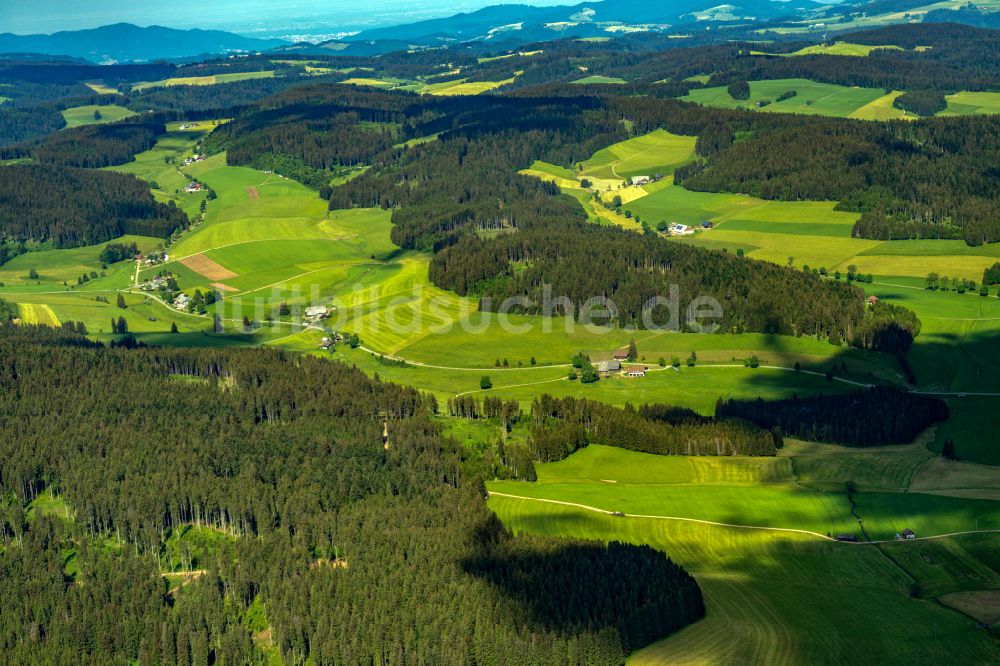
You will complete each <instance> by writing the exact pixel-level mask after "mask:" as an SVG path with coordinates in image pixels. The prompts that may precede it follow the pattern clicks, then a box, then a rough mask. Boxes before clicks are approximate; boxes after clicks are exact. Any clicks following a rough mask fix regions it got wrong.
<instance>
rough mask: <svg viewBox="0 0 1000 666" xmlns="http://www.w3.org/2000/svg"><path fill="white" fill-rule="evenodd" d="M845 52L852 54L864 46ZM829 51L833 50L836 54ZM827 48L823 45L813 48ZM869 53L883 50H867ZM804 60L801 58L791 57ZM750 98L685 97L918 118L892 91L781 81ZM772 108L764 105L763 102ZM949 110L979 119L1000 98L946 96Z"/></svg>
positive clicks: (724, 94) (713, 93)
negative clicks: (900, 104) (789, 95)
mask: <svg viewBox="0 0 1000 666" xmlns="http://www.w3.org/2000/svg"><path fill="white" fill-rule="evenodd" d="M849 46H850V48H848V46H844V47H842V50H847V51H850V50H852V49H853V47H856V46H862V45H860V44H856V45H849ZM835 47H836V45H835V46H831V47H829V49H828V50H830V49H834V48H835ZM808 48H810V49H816V48H821V47H819V46H813V47H808ZM864 48H868V49H872V48H877V47H867V46H866V47H864ZM786 55H789V56H792V55H802V54H800V53H793V54H786ZM837 55H859V56H860V55H866V54H862V53H840V54H837ZM749 83H750V98H749V99H745V100H739V99H733V97H732V96H730V94H729V91H728V90H727V88H726V87H725V86H718V87H712V88H696V89H694V90H691V91H690V92H689V93H688V94H687V95H685V96H684V97H681V99H682V100H684V101H687V102H694V103H696V104H703V105H705V106H715V107H721V108H725V109H749V110H756V111H765V112H770V113H804V114H809V115H823V116H833V117H836V118H857V119H860V120H900V119H908V120H913V119H915V118H916V116H915V115H913V114H911V113H907V112H905V111H903V110H901V109H897V108H895V107H894V106H893V105H892V103H893V102H894V101H895V99H896V98H897V97H899V96H900V95H902V94H903V93H902V92H901V91H898V90H897V91H892V92H889V93H886V91H884V90H881V89H875V88H858V87H847V86H840V85H836V84H832V83H818V82H816V81H810V80H809V79H775V80H770V81H750V82H749ZM791 90H794V91H796V93H798V94H797V95H796V96H794V97H792V98H790V99H786V100H782V101H780V102H779V101H777V98H778V96H779V95H781V94H783V93H785V92H788V91H791ZM764 100H767V101H769V102H770V103H769V104H766V105H764V106H759V105H758V104H759V103H760V102H761V101H764ZM945 100H946V101H947V103H948V106H947V108H946V109H945V110H944V111H942V112H940V113H939V114H938V115H939V116H958V115H973V114H983V113H1000V93H997V92H970V91H962V92H958V93H954V94H951V95H946V96H945Z"/></svg>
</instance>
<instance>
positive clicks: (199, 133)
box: [108, 120, 225, 220]
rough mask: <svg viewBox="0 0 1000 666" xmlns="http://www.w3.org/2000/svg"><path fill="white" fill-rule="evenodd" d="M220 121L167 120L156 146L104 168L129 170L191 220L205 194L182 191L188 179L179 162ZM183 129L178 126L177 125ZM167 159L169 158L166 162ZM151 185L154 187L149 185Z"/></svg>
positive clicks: (122, 171)
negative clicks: (132, 157)
mask: <svg viewBox="0 0 1000 666" xmlns="http://www.w3.org/2000/svg"><path fill="white" fill-rule="evenodd" d="M222 122H225V121H223V120H204V121H198V122H186V123H179V122H175V123H169V124H168V125H167V133H166V134H164V135H162V136H160V137H159V138H157V141H156V145H155V146H153V147H152V148H150V149H149V150H147V151H145V152H142V153H139V154H138V155H136V156H135V160H134V161H132V162H128V163H127V164H122V165H120V166H113V167H108V169H109V170H110V171H118V172H119V173H130V174H132V175H134V176H136V177H138V178H141V179H143V180H145V181H146V182H148V183H150V185H151V189H152V190H153V196H154V197H156V199H157V201H162V202H164V203H167V202H169V201H173V202H174V203H175V204H176V205H177V206H178V207H180V208H181V209H182V210H183V211H184V212H185V213H187V215H188V217H190V218H191V219H192V220H195V219H196V218H197V217H198V215H199V212H200V207H201V202H202V201H203V200H204V198H205V196H206V194H205V193H204V192H200V193H196V194H186V193H185V192H184V191H183V190H184V186H185V185H187V183H188V181H189V180H190V178H188V177H187V176H185V175H184V171H186V170H187V169H186V167H184V166H183V162H184V160H185V159H186V158H188V157H190V156H191V155H192V154H194V148H195V146H196V145H197V144H198V141H199V140H201V138H202V137H204V136H205V135H206V134H208V133H209V132H211V131H212V130H213V129H214V128H215V127H216V126H217V125H218V124H219V123H222ZM182 125H183V126H184V127H185V129H183V130H182V129H180V128H181V126H182ZM168 160H169V161H168ZM154 185H155V187H153V186H154Z"/></svg>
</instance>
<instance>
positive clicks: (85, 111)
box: [62, 104, 135, 127]
mask: <svg viewBox="0 0 1000 666" xmlns="http://www.w3.org/2000/svg"><path fill="white" fill-rule="evenodd" d="M95 111H99V112H100V113H101V119H100V120H94V112H95ZM62 115H63V118H65V119H66V127H79V126H80V125H94V124H103V123H113V122H115V121H118V120H123V119H125V118H128V117H129V116H134V115H135V112H134V111H130V110H129V109H126V108H125V107H123V106H116V105H114V104H105V105H102V106H99V105H96V104H89V105H87V106H74V107H73V108H71V109H64V110H63V112H62Z"/></svg>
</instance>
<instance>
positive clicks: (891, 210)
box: [678, 116, 1000, 245]
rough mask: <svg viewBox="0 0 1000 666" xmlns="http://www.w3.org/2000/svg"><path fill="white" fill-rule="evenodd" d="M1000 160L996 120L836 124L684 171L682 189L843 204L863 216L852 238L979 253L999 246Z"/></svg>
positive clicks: (787, 134)
mask: <svg viewBox="0 0 1000 666" xmlns="http://www.w3.org/2000/svg"><path fill="white" fill-rule="evenodd" d="M778 146H780V150H777V149H776V147H778ZM998 154H1000V117H997V116H972V117H964V118H928V119H924V120H921V121H918V122H905V121H898V122H891V123H868V122H859V121H848V120H828V121H825V122H820V123H810V124H804V125H800V126H797V127H788V128H786V129H782V130H776V131H774V132H769V133H766V134H765V133H761V134H760V135H759V136H755V137H754V138H753V139H752V140H750V141H741V142H738V143H736V144H734V145H733V146H732V147H730V148H727V149H726V150H723V151H720V152H718V153H716V154H715V155H713V156H711V157H710V158H709V159H708V161H707V163H695V164H692V165H689V166H688V167H682V168H681V169H679V171H678V176H679V178H678V180H679V181H680V182H682V183H683V185H684V187H686V188H688V189H692V190H699V191H713V192H718V191H730V192H743V193H746V194H752V195H754V196H758V197H761V198H764V199H785V200H799V199H815V200H836V201H840V204H839V208H841V209H843V210H854V211H861V212H862V213H863V214H862V216H861V219H860V220H859V221H858V223H857V225H856V227H855V230H854V232H855V235H856V236H860V237H863V238H874V239H879V240H888V239H901V238H964V239H965V241H966V242H967V243H969V244H970V245H980V244H982V243H993V242H996V241H1000V222H998V221H1000V179H998V178H997V166H996V165H997V163H998V162H997V155H998ZM944 184H946V185H944Z"/></svg>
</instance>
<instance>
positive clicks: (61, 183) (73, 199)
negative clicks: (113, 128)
mask: <svg viewBox="0 0 1000 666" xmlns="http://www.w3.org/2000/svg"><path fill="white" fill-rule="evenodd" d="M0 202H2V203H3V205H2V206H0V238H2V239H6V241H7V242H6V243H0V244H2V245H4V246H5V247H7V248H8V253H7V256H8V258H9V257H10V256H12V255H14V254H18V251H17V249H18V247H21V246H23V244H24V243H25V242H29V241H31V242H38V243H46V242H47V243H51V244H52V245H53V246H55V247H60V248H64V247H76V246H79V245H93V244H95V243H102V242H104V241H107V240H111V239H113V238H117V237H119V236H122V235H124V234H137V235H143V236H155V237H159V238H166V237H168V236H170V234H172V233H173V232H174V231H176V230H178V229H183V228H185V227H187V225H188V224H189V220H188V219H187V215H185V214H184V212H183V211H182V210H180V209H179V208H177V207H175V206H174V205H172V202H171V204H162V203H159V202H157V201H154V200H153V195H152V193H151V192H150V191H149V185H147V184H146V183H145V182H143V181H141V180H139V179H138V178H135V177H134V176H131V175H126V174H119V173H114V172H110V171H96V170H90V169H77V168H73V167H62V166H54V165H37V164H26V165H13V166H7V167H4V168H3V178H0ZM0 263H2V262H0Z"/></svg>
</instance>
